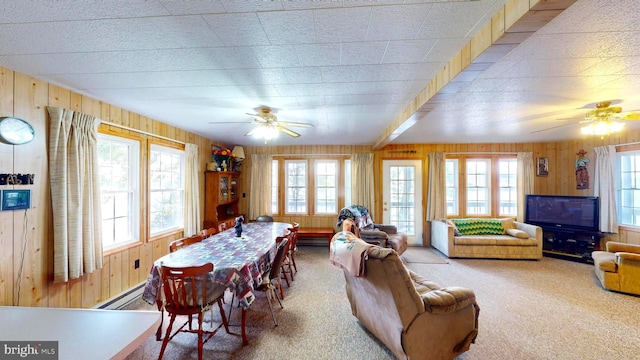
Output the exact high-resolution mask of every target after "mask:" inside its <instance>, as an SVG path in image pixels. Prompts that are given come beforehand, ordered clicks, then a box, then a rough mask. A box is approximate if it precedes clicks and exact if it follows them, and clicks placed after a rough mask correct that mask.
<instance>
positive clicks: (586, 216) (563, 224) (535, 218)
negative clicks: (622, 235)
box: [525, 195, 600, 231]
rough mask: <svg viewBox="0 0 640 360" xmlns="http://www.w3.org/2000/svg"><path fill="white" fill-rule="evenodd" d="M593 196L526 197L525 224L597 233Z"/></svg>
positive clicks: (597, 203)
mask: <svg viewBox="0 0 640 360" xmlns="http://www.w3.org/2000/svg"><path fill="white" fill-rule="evenodd" d="M599 210H600V203H599V201H598V198H597V197H595V196H560V195H527V202H526V204H525V222H526V223H528V224H534V225H538V226H541V227H543V228H545V227H546V228H554V229H579V230H589V231H599V229H600V224H599V223H600V217H599Z"/></svg>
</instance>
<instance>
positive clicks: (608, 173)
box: [593, 145, 618, 233]
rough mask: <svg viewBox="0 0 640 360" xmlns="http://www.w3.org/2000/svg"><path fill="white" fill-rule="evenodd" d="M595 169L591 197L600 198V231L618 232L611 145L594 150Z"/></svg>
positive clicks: (613, 155)
mask: <svg viewBox="0 0 640 360" xmlns="http://www.w3.org/2000/svg"><path fill="white" fill-rule="evenodd" d="M594 150H595V153H596V169H595V176H594V181H593V195H594V196H597V197H599V198H600V231H602V232H608V233H617V232H618V211H617V207H616V192H615V191H616V190H615V185H614V183H615V172H614V169H615V161H616V157H615V156H616V148H615V146H613V145H609V146H599V147H596V148H594Z"/></svg>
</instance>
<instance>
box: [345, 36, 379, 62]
mask: <svg viewBox="0 0 640 360" xmlns="http://www.w3.org/2000/svg"><path fill="white" fill-rule="evenodd" d="M387 44H388V42H387V41H370V42H349V43H343V44H342V52H341V55H340V64H341V65H361V64H380V62H381V61H382V57H383V56H384V54H385V50H386V49H387Z"/></svg>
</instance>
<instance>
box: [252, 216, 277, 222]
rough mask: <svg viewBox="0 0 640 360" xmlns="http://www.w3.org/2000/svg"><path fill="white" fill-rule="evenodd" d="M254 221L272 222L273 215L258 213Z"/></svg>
mask: <svg viewBox="0 0 640 360" xmlns="http://www.w3.org/2000/svg"><path fill="white" fill-rule="evenodd" d="M256 222H273V216H269V215H260V216H258V217H257V218H256Z"/></svg>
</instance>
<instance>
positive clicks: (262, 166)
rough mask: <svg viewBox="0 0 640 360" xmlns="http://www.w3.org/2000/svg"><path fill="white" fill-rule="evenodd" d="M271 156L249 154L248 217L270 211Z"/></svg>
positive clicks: (270, 213) (254, 216)
mask: <svg viewBox="0 0 640 360" xmlns="http://www.w3.org/2000/svg"><path fill="white" fill-rule="evenodd" d="M272 162H273V156H271V155H263V154H254V155H251V197H250V198H249V219H255V218H257V217H258V216H260V215H272V212H271V163H272Z"/></svg>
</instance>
